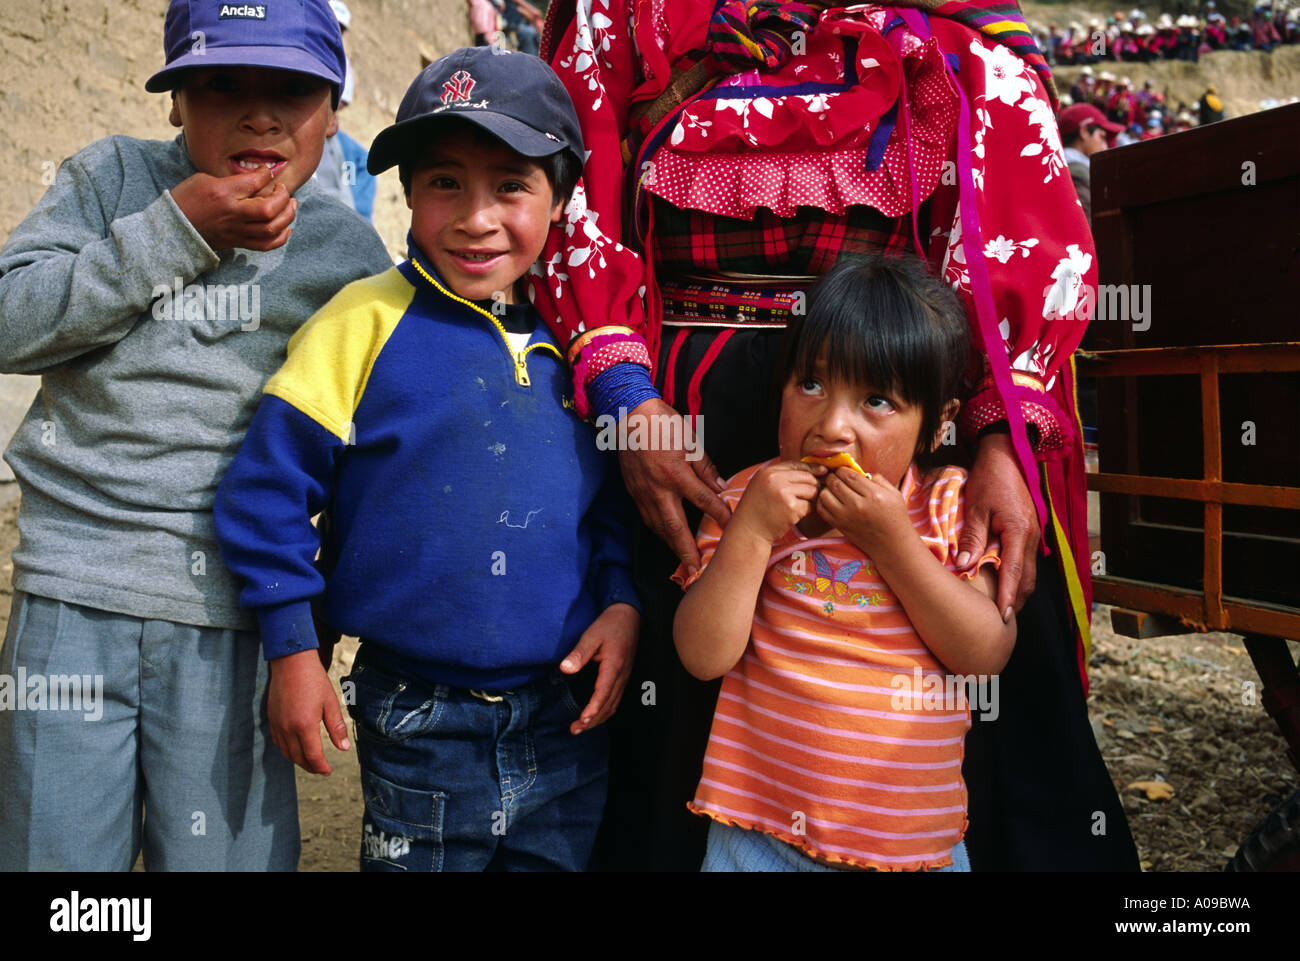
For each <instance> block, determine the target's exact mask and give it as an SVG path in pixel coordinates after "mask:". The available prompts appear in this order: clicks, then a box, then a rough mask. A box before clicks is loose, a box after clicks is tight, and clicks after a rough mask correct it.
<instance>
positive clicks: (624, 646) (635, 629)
mask: <svg viewBox="0 0 1300 961" xmlns="http://www.w3.org/2000/svg"><path fill="white" fill-rule="evenodd" d="M640 632H641V614H640V613H639V612H638V611H637V609H636V608H635V607H633V606H632V605H631V604H611V605H609V607H607V608H605V610H604V611H602V612H601V614H600V616H599V617H597V618H596V619H595V620H594V621H592V622H591V627H589V628H587V629H586V630H585V631H583V632H582V637H580V638H578V644H577V646H576V647H574V649H573V650H572V651H570V652H569V654H568V656H567V657H565V659H564V660H563V661H561V662H560V670H561V671H563V672H564V673H565V674H576V673H578V671H580V670H582V669H583V667H585V666H586V664H587V662H588V661H597V662H598V663H599V664H600V670H599V671H598V672H597V674H596V687H595V689H594V690H593V691H592V692H591V700H590V701H588V702H587V704H586V706H585V707H583V709H582V711H581V712H580V713H579V715H578V719H577V720H576V721H574V722H573V723H572V724H571V725H569V732H570V733H571V734H581V733H582V732H583V731H586V730H590V729H591V728H593V727H595V726H596V725H598V724H603V723H604V722H605V721H608V720H609V719H610V718H611V717H613V716H614V712H615V711H616V710H618V705H619V702H620V701H621V700H623V689H624V688H625V687H627V679H628V677H629V676H630V675H631V673H632V661H633V659H634V658H635V657H636V644H637V638H638V636H639V635H640Z"/></svg>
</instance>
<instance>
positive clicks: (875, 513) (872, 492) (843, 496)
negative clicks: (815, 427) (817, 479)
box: [817, 467, 916, 561]
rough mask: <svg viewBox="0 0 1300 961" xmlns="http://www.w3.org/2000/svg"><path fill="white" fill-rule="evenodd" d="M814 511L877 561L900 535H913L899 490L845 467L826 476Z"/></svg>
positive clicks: (914, 533) (876, 478) (881, 479)
mask: <svg viewBox="0 0 1300 961" xmlns="http://www.w3.org/2000/svg"><path fill="white" fill-rule="evenodd" d="M817 513H818V514H819V515H820V516H821V518H822V519H823V520H824V521H826V523H828V524H830V525H831V526H832V527H835V528H837V529H838V530H839V531H840V532H841V533H842V534H843V535H844V536H845V537H847V538H848V539H849V540H850V541H851V542H852V543H853V544H854V545H856V546H857V547H858V548H859V549H860V550H861V551H862V552H863V553H864V554H867V555H868V556H869V557H871V558H873V559H875V560H877V561H878V560H879V559H880V558H879V556H878V555H881V554H883V553H885V552H886V551H887V550H888V549H889V548H890V547H892V546H894V545H896V544H899V543H901V541H900V539H901V538H907V537H915V536H916V532H915V529H914V528H913V527H912V522H911V520H910V519H909V518H908V516H907V503H906V502H905V501H904V500H903V493H902V491H900V490H899V489H898V488H897V487H895V486H894V485H893V484H891V483H889V481H887V480H885V479H884V478H883V477H881V476H879V475H878V474H859V473H858V472H857V471H855V470H853V469H852V468H849V467H837V468H836V469H835V470H834V471H832V472H831V474H830V475H829V476H828V477H827V478H826V485H825V486H824V487H823V488H822V492H821V496H819V497H818V498H817Z"/></svg>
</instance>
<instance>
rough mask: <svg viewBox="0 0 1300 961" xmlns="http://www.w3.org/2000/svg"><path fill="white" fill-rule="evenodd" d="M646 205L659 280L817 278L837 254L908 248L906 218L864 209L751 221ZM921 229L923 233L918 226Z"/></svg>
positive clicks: (803, 211)
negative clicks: (705, 275)
mask: <svg viewBox="0 0 1300 961" xmlns="http://www.w3.org/2000/svg"><path fill="white" fill-rule="evenodd" d="M651 202H652V203H653V204H654V234H653V244H654V260H655V272H656V274H658V275H659V276H660V278H661V280H660V283H661V284H662V283H663V280H662V278H664V277H671V276H672V275H673V274H678V275H684V274H691V273H699V272H701V271H722V270H728V271H734V272H736V273H744V274H786V275H789V274H806V275H816V276H821V275H822V274H824V273H826V272H827V271H829V270H830V269H831V268H832V267H833V266H835V263H836V261H838V260H839V258H840V257H841V256H844V255H851V254H866V253H876V252H879V251H881V250H907V251H911V249H912V246H913V244H912V226H911V218H910V216H904V217H897V218H896V217H886V216H885V215H884V214H882V213H880V212H879V211H878V210H873V209H871V208H870V207H864V206H854V207H850V208H849V209H848V211H847V213H844V214H832V213H827V212H826V211H824V210H818V209H816V208H813V207H800V208H799V213H798V215H796V216H794V217H778V216H776V215H775V214H774V213H772V212H771V211H770V210H766V209H764V208H759V210H758V211H757V216H756V217H755V218H754V219H753V220H737V219H735V218H732V217H723V216H720V215H717V214H710V213H706V212H704V211H702V210H679V209H678V208H676V207H673V206H672V205H671V204H668V203H665V202H664V201H662V200H660V199H659V198H658V197H652V198H651ZM922 233H924V231H922Z"/></svg>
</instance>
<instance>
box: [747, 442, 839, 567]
mask: <svg viewBox="0 0 1300 961" xmlns="http://www.w3.org/2000/svg"><path fill="white" fill-rule="evenodd" d="M825 473H826V468H825V467H822V466H821V465H819V464H803V463H800V462H799V461H778V462H777V463H775V464H768V465H767V466H766V467H764V468H762V469H761V470H759V471H758V472H756V473H755V474H754V476H753V477H752V478H750V481H749V484H748V486H747V487H746V488H745V494H744V496H743V497H741V499H740V504H739V505H738V506H737V507H736V516H735V518H734V519H733V520H732V521H731V525H730V526H729V528H728V529H730V527H735V528H737V529H738V530H741V531H747V532H748V533H749V534H751V535H752V536H753V537H754V538H756V539H757V540H759V541H761V542H762V543H764V544H767V545H768V546H769V547H770V546H771V545H772V544H774V543H776V540H777V538H779V537H780V536H781V535H782V534H784V533H785V532H786V531H788V530H789V529H790V528H792V527H794V525H795V524H797V523H799V522H800V521H801V520H803V519H804V518H805V517H807V516H808V515H809V514H811V513H812V509H813V501H815V500H816V499H817V490H818V487H817V480H818V478H819V477H820V476H822V475H824V474H825Z"/></svg>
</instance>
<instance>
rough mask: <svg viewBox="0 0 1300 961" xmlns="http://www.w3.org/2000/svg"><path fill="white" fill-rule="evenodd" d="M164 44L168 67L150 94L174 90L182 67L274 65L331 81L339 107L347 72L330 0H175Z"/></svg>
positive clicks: (148, 87)
mask: <svg viewBox="0 0 1300 961" xmlns="http://www.w3.org/2000/svg"><path fill="white" fill-rule="evenodd" d="M163 48H164V50H165V51H166V54H167V66H165V67H163V68H162V69H161V70H159V71H158V72H157V73H155V74H154V75H153V76H152V77H150V78H149V79H148V80H146V81H145V84H144V88H145V89H146V90H148V91H149V92H150V93H161V92H162V91H164V90H171V89H173V88H174V87H175V86H176V84H177V82H178V80H179V75H180V73H181V72H182V71H184V70H192V69H194V68H197V67H269V68H271V69H274V70H293V71H295V72H297V73H306V74H310V75H311V76H313V77H321V78H323V79H325V80H328V81H329V82H330V83H331V84H333V85H334V97H333V102H334V104H335V106H337V105H338V97H339V89H340V88H341V87H342V85H343V77H344V75H345V73H346V68H345V66H344V64H345V62H346V61H345V59H344V56H343V34H342V32H341V31H340V30H339V22H338V17H336V16H335V15H334V11H333V10H332V9H330V5H329V3H328V2H327V0H265V2H241V3H222V2H219V0H171V5H170V6H168V8H167V22H166V24H165V25H164V27H163Z"/></svg>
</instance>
